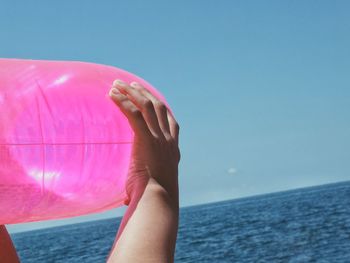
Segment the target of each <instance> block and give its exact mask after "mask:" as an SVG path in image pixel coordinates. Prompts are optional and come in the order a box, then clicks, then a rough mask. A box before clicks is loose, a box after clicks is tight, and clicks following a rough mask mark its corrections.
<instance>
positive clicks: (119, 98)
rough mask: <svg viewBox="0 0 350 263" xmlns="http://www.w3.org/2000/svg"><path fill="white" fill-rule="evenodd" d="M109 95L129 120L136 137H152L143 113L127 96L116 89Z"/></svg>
mask: <svg viewBox="0 0 350 263" xmlns="http://www.w3.org/2000/svg"><path fill="white" fill-rule="evenodd" d="M109 95H110V96H111V97H112V99H113V101H114V103H115V104H116V105H117V106H118V107H119V108H120V110H121V111H122V112H123V113H124V115H125V116H126V117H127V118H128V120H129V123H130V125H131V127H132V129H133V130H134V132H135V134H136V135H138V136H141V137H149V136H151V134H150V131H149V129H148V127H147V124H146V122H145V120H144V119H143V117H142V113H141V112H140V110H139V109H138V108H137V107H136V106H135V105H134V104H133V103H132V102H131V101H130V100H129V99H128V98H127V97H126V96H125V95H123V94H121V93H120V92H119V91H118V90H117V89H115V88H113V89H111V90H110V92H109Z"/></svg>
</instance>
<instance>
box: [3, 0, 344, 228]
mask: <svg viewBox="0 0 350 263" xmlns="http://www.w3.org/2000/svg"><path fill="white" fill-rule="evenodd" d="M1 3H2V6H1V9H0V32H1V41H0V57H5V58H30V59H47V60H81V61H89V62H95V63H102V64H108V65H114V66H116V67H119V68H123V69H125V70H128V71H130V72H132V73H135V74H137V75H139V76H141V77H142V78H144V79H146V80H147V81H149V82H150V83H152V84H153V85H154V86H155V87H156V88H157V89H158V90H160V91H161V92H162V93H163V94H164V95H165V96H166V98H167V100H168V102H169V103H170V105H171V106H172V108H173V110H174V112H175V114H176V116H177V119H178V121H179V123H180V126H181V142H180V146H181V150H182V161H181V165H180V188H181V201H180V202H181V205H182V206H186V205H193V204H199V203H206V202H213V201H219V200H225V199H232V198H238V197H242V196H249V195H255V194H261V193H268V192H274V191H281V190H287V189H293V188H299V187H304V186H311V185H319V184H325V183H331V182H338V181H345V180H349V179H350V168H349V165H348V160H349V156H350V138H349V134H350V106H349V105H350V74H349V73H350V72H349V71H350V48H349V47H350V17H349V12H350V2H349V1H330V0H329V1H301V0H300V1H228V0H227V1H199V0H197V1H185V0H181V1H99V2H97V1H82V0H77V1H68V0H62V1H43V0H41V1H9V0H8V1H2V2H1ZM123 210H124V209H118V210H112V211H109V212H107V213H103V214H100V215H92V216H87V217H86V216H85V217H82V218H75V219H69V220H64V221H59V222H56V221H48V222H39V223H36V224H29V225H14V226H10V227H9V228H10V230H11V231H20V230H28V229H32V228H37V227H47V226H52V225H54V224H63V223H72V222H78V221H82V220H91V219H97V218H102V217H107V216H108V217H110V216H115V215H120V214H121V213H122V212H123Z"/></svg>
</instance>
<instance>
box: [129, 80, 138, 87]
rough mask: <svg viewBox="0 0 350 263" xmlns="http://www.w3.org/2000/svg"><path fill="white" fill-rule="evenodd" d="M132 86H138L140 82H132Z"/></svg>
mask: <svg viewBox="0 0 350 263" xmlns="http://www.w3.org/2000/svg"><path fill="white" fill-rule="evenodd" d="M130 86H131V87H133V88H136V87H137V86H139V83H137V82H135V81H133V82H131V83H130Z"/></svg>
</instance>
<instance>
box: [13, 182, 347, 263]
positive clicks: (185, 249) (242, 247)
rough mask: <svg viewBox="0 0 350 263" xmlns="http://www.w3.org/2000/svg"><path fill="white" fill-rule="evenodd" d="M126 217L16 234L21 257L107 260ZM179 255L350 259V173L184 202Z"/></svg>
mask: <svg viewBox="0 0 350 263" xmlns="http://www.w3.org/2000/svg"><path fill="white" fill-rule="evenodd" d="M119 223H120V218H118V219H107V220H100V221H93V222H88V223H80V224H74V225H68V226H61V227H54V228H48V229H42V230H35V231H30V232H23V233H16V234H12V238H13V240H14V244H15V246H16V248H17V251H18V254H19V256H20V259H21V262H24V263H40V262H62V263H63V262H64V263H67V262H68V263H69V262H79V263H83V262H106V257H107V255H108V253H109V250H110V248H111V245H112V243H113V240H114V238H115V235H116V231H117V228H118V225H119ZM175 262H179V263H180V262H181V263H185V262H186V263H187V262H196V263H201V262H203V263H204V262H208V263H209V262H210V263H215V262H223V263H226V262H227V263H228V262H291V263H292V262H332V263H333V262H350V181H348V182H341V183H335V184H329V185H323V186H317V187H309V188H303V189H297V190H292V191H285V192H278V193H272V194H265V195H259V196H253V197H248V198H241V199H235V200H228V201H223V202H217V203H210V204H205V205H198V206H192V207H185V208H182V209H181V210H180V226H179V233H178V240H177V245H176V254H175Z"/></svg>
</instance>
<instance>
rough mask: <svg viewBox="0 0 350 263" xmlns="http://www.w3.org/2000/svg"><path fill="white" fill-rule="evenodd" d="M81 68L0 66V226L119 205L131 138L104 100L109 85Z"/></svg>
mask: <svg viewBox="0 0 350 263" xmlns="http://www.w3.org/2000/svg"><path fill="white" fill-rule="evenodd" d="M117 78H118V79H122V80H124V81H125V82H129V83H130V82H131V81H138V82H139V83H141V84H143V85H144V86H145V87H146V88H147V89H149V90H150V91H151V92H152V93H153V94H154V95H156V96H157V97H158V98H160V99H161V100H162V101H163V102H165V100H164V98H163V96H162V95H160V94H159V93H158V92H157V91H156V90H155V89H154V88H152V87H151V86H150V84H148V83H147V82H145V81H144V80H142V79H140V78H139V77H137V76H135V75H133V74H131V73H128V72H126V71H124V70H121V69H118V68H115V67H110V66H104V65H98V64H92V63H83V62H68V61H35V60H18V59H0V225H1V224H10V223H21V222H30V221H39V220H46V219H58V218H65V217H71V216H77V215H83V214H87V213H92V212H99V211H104V210H107V209H110V208H115V207H118V206H121V205H123V202H124V200H125V198H126V194H125V182H126V176H127V169H128V165H129V161H130V153H131V146H132V140H133V132H132V130H131V128H130V126H129V123H128V121H127V119H126V117H125V116H124V115H123V114H122V113H121V111H120V110H119V108H118V107H117V106H116V105H115V104H114V103H113V101H112V100H111V98H110V97H109V96H108V92H109V89H110V88H111V85H112V82H113V80H115V79H117Z"/></svg>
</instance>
